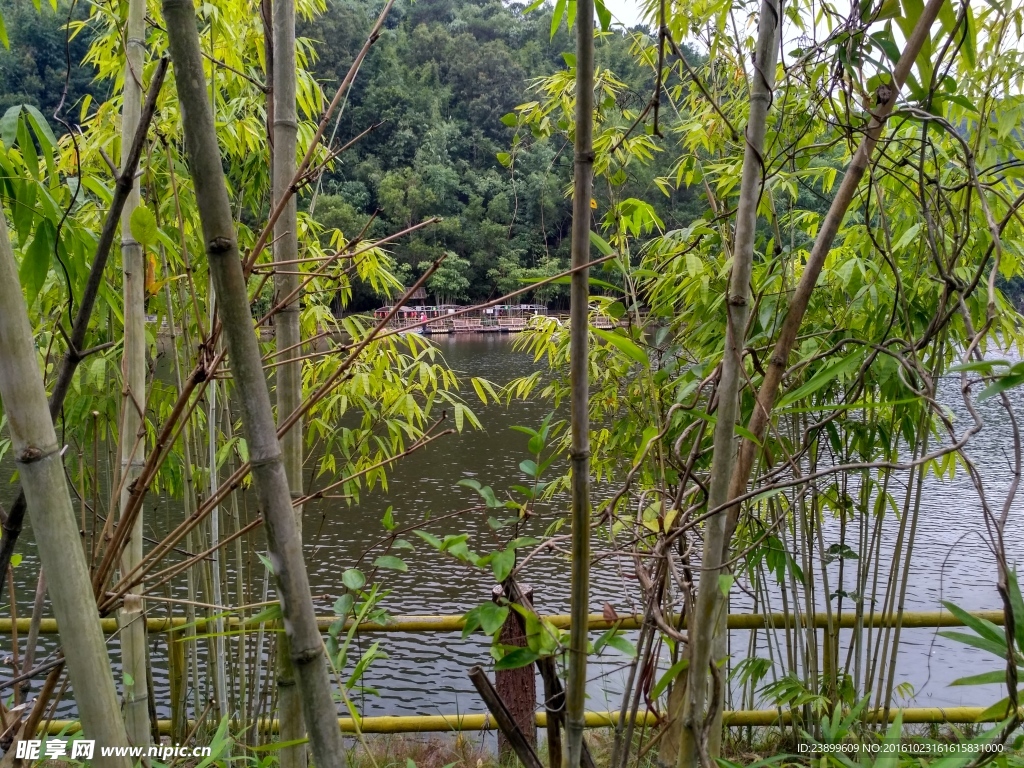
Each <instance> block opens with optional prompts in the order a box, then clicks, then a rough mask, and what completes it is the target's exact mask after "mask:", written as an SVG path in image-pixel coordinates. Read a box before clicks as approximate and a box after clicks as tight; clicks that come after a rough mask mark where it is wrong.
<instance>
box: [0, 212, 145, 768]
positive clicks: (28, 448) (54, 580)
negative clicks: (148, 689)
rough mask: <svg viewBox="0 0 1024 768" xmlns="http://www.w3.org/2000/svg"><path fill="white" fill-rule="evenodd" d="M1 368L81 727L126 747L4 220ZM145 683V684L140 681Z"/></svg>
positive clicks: (106, 761)
mask: <svg viewBox="0 0 1024 768" xmlns="http://www.w3.org/2000/svg"><path fill="white" fill-rule="evenodd" d="M0 360H3V361H4V364H3V365H0V399H2V401H3V408H4V413H5V415H6V416H7V423H8V428H9V429H10V433H11V441H12V448H13V453H14V458H15V462H16V463H17V466H18V474H19V475H20V477H21V485H22V488H23V489H24V491H25V499H26V502H27V505H28V513H29V516H30V519H31V521H32V528H33V531H34V533H35V537H36V548H37V549H38V551H39V559H40V561H41V562H42V567H43V568H45V569H46V574H47V582H48V584H47V588H48V590H49V593H50V602H51V603H52V605H53V614H54V616H55V618H56V619H57V624H58V626H59V627H60V629H61V633H60V634H61V639H62V640H66V641H67V642H62V649H63V652H64V659H65V661H66V663H67V668H68V674H69V676H70V678H71V686H72V689H73V690H74V693H75V702H76V703H77V705H78V711H79V713H80V717H81V720H82V727H83V729H84V731H85V733H86V735H87V736H88V737H89V738H90V739H95V740H96V741H97V742H98V743H99V744H101V745H103V746H105V747H106V746H111V747H118V746H127V745H128V738H127V736H126V734H125V728H124V723H123V722H122V720H121V709H120V707H119V706H118V701H117V691H116V690H115V689H114V677H113V674H112V673H111V671H110V662H109V660H108V658H107V647H106V643H105V642H104V638H103V632H102V630H101V629H100V622H99V613H98V611H97V608H96V600H95V598H94V597H93V592H92V581H91V579H90V578H89V568H88V566H87V565H86V562H85V553H84V552H83V551H82V540H81V537H80V536H79V533H78V523H77V521H76V520H75V511H74V508H73V507H72V504H71V495H70V493H69V492H68V487H67V483H66V482H65V479H64V466H63V461H62V458H61V451H60V445H59V444H58V442H57V435H56V433H55V432H54V429H53V421H51V419H50V410H49V407H48V406H47V403H46V390H45V389H44V386H43V376H42V373H41V371H40V368H39V359H38V357H37V355H36V349H35V344H34V341H33V338H32V328H31V326H30V325H29V321H28V310H27V308H26V307H25V299H24V297H23V296H22V294H21V283H20V282H19V280H18V269H17V267H16V265H15V263H14V253H13V252H12V250H11V243H10V240H9V239H8V235H7V221H6V219H5V218H4V216H3V213H2V212H0ZM142 679H143V681H145V679H146V678H145V675H143V678H142ZM94 764H95V765H96V766H98V767H99V768H131V760H130V759H129V758H127V757H105V756H101V755H100V752H99V750H97V751H96V759H95V760H94Z"/></svg>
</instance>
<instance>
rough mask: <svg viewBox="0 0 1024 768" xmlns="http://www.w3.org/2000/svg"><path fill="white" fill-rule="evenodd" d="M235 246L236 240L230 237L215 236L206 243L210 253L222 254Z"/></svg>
mask: <svg viewBox="0 0 1024 768" xmlns="http://www.w3.org/2000/svg"><path fill="white" fill-rule="evenodd" d="M234 246H235V244H234V241H233V240H232V239H231V238H230V237H215V238H213V240H211V241H210V242H209V243H207V244H206V250H207V252H208V253H214V254H222V253H228V252H229V251H230V250H231V249H232V248H234Z"/></svg>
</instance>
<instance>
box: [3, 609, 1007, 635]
mask: <svg viewBox="0 0 1024 768" xmlns="http://www.w3.org/2000/svg"><path fill="white" fill-rule="evenodd" d="M971 615H972V616H974V617H976V618H979V619H985V620H986V621H990V622H992V623H993V624H995V625H996V626H1002V624H1003V612H1002V611H972V612H971ZM542 618H544V619H545V620H547V621H550V622H551V623H552V624H553V625H554V626H555V627H557V628H559V629H567V628H568V627H569V623H570V622H569V615H568V614H554V615H550V616H544V617H542ZM336 620H337V617H334V616H320V617H317V625H318V626H319V627H320V629H321V630H322V631H325V632H326V631H327V628H328V627H330V625H331V624H332V623H334V622H335V621H336ZM832 620H833V622H834V623H835V624H838V626H839V627H840V628H842V629H852V628H853V627H854V626H855V622H856V620H857V617H856V615H855V614H853V613H844V614H842V615H839V616H833V617H832ZM30 621H31V619H28V618H24V619H18V625H17V627H18V631H19V632H28V628H29V622H30ZM642 621H643V617H641V616H625V617H622V618H620V619H619V621H618V622H614V621H608V620H607V619H605V618H603V617H602V616H601V614H599V613H592V614H590V622H589V624H588V626H589V628H590V629H591V630H605V629H610V628H611V627H613V626H615V625H616V624H618V625H619V628H620V629H639V628H640V625H641V623H642ZM805 621H806V616H800V625H801V626H805V625H806V624H805ZM863 622H864V626H872V627H885V626H889V625H891V624H894V623H895V617H894V616H888V615H886V616H883V615H881V614H877V615H874V616H870V617H864V618H863ZM796 623H797V620H796V618H795V617H793V616H791V615H786V614H782V613H772V614H768V615H767V616H766V615H765V614H760V613H733V614H730V615H729V629H763V628H765V627H766V626H769V625H770V626H772V627H775V628H777V629H780V628H782V627H785V626H787V625H788V626H790V627H792V626H795V625H796ZM187 624H188V620H187V619H186V618H184V617H174V618H165V619H148V620H147V621H146V625H147V628H148V629H149V631H150V632H170V631H173V630H178V629H181V628H182V627H184V626H186V625H187ZM267 624H268V625H273V624H274V622H267ZM100 625H101V626H102V627H103V631H104V632H106V633H107V634H113V633H114V632H116V631H117V620H116V619H103V620H101V622H100ZM224 625H225V630H226V631H229V632H238V631H239V630H240V629H242V626H243V620H242V619H239V618H238V617H231V618H228V619H225V621H224ZM257 626H258V625H256V624H250V625H248V628H249V629H253V630H255V629H256V628H257ZM464 626H465V622H464V621H463V619H462V617H461V616H395V617H394V618H392V619H391V621H389V622H387V623H386V624H376V623H372V622H369V623H365V624H361V625H360V626H359V629H358V631H359V632H382V633H392V632H403V633H406V632H408V633H413V634H427V633H431V632H461V631H462V628H463V627H464ZM814 626H815V627H818V628H823V627H826V626H828V624H827V617H826V615H825V614H824V613H818V614H815V616H814ZM902 626H903V628H904V629H921V628H931V627H962V626H963V622H962V621H960V620H959V619H957V617H956V616H954V615H953V614H951V613H949V612H948V611H907V612H905V613H904V614H903V619H902ZM345 627H346V629H347V628H349V627H351V621H350V622H347V623H346V624H345ZM195 629H196V631H197V632H202V631H203V630H205V629H206V620H205V619H198V620H196V622H195ZM211 629H212V628H211ZM9 634H11V620H10V619H0V635H9ZM39 634H41V635H55V634H57V621H56V619H42V620H41V621H40V624H39Z"/></svg>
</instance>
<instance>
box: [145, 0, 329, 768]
mask: <svg viewBox="0 0 1024 768" xmlns="http://www.w3.org/2000/svg"><path fill="white" fill-rule="evenodd" d="M163 12H164V20H165V23H166V28H167V37H168V43H169V47H170V51H171V60H172V61H173V62H174V66H175V75H176V77H175V82H176V84H177V90H178V100H179V103H180V104H181V109H182V113H183V114H182V118H183V120H182V122H183V124H184V129H185V148H186V154H187V156H188V160H189V169H190V170H191V173H192V180H193V184H194V185H195V194H196V202H197V205H198V208H199V215H200V221H201V223H202V229H203V236H204V239H205V243H206V251H207V260H208V262H209V266H210V272H211V274H212V276H213V280H214V284H215V287H216V290H217V300H218V316H219V319H220V321H221V323H222V325H223V328H224V338H225V342H226V344H227V349H228V354H229V359H230V361H231V368H232V372H233V373H234V379H235V385H236V386H237V388H238V395H239V404H240V407H241V413H242V425H243V428H244V431H245V437H246V441H247V444H248V447H249V455H250V457H251V467H252V476H253V481H254V485H255V489H256V494H257V498H258V500H259V504H260V508H261V510H262V513H263V517H264V519H265V521H266V529H267V542H268V549H269V555H270V558H269V559H270V562H271V565H272V568H273V570H274V578H275V580H276V582H277V587H278V595H279V596H280V601H281V611H282V614H283V617H284V621H283V624H284V629H285V633H286V634H287V635H288V640H289V643H290V651H291V657H292V662H293V664H294V665H295V669H296V674H297V677H298V689H299V692H300V695H301V696H302V701H303V714H304V716H305V720H306V729H307V732H308V735H309V743H310V747H311V749H312V752H313V758H314V760H315V762H316V765H317V766H318V768H340V767H341V766H344V765H345V763H346V759H345V753H344V751H343V749H342V741H341V734H340V731H339V730H338V725H337V715H336V712H335V704H334V699H333V696H332V692H331V684H330V679H329V677H328V671H327V665H326V660H325V654H324V644H323V639H322V638H321V636H320V630H319V628H318V626H317V622H316V616H315V614H314V612H313V600H312V597H311V595H310V591H309V579H308V576H307V574H306V567H305V563H304V562H303V558H302V542H301V539H300V537H299V534H298V531H297V530H296V526H295V515H294V512H293V511H292V502H291V492H290V490H289V488H288V479H287V476H286V475H285V468H284V463H283V461H282V458H281V448H280V445H279V443H278V439H277V428H276V427H275V425H274V415H273V410H272V408H271V405H270V394H269V392H268V389H267V382H266V379H265V378H264V374H263V369H262V366H261V363H260V350H259V344H258V342H257V340H256V334H255V331H254V329H253V322H252V315H251V313H250V310H249V299H248V296H247V293H246V285H245V278H244V276H243V273H242V264H241V260H240V255H239V251H238V242H237V239H236V233H235V228H234V221H233V218H232V213H231V205H230V201H229V200H228V193H227V187H226V185H225V181H224V172H223V168H222V166H221V156H220V149H219V147H218V145H217V132H216V127H215V125H214V122H213V115H212V113H211V111H210V105H209V102H208V101H207V98H206V93H205V89H204V85H205V80H206V78H205V74H204V72H203V59H202V53H201V51H200V46H199V32H198V29H197V28H196V17H195V7H194V5H193V3H192V0H163Z"/></svg>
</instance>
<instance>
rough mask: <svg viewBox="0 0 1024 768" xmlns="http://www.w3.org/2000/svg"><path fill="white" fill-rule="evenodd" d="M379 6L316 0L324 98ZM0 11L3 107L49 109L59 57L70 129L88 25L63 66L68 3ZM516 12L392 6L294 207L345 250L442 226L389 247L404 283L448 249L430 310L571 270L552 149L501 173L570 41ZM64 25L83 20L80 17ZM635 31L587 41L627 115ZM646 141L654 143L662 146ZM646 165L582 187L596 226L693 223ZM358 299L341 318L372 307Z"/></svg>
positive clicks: (465, 5)
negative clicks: (338, 149) (318, 169)
mask: <svg viewBox="0 0 1024 768" xmlns="http://www.w3.org/2000/svg"><path fill="white" fill-rule="evenodd" d="M23 6H24V7H23ZM44 6H45V4H44ZM379 6H380V3H379V2H377V1H376V0H369V1H367V0H328V3H327V6H326V8H325V9H324V12H323V14H322V15H320V16H317V17H316V18H314V19H306V20H303V21H302V22H301V23H300V29H299V34H300V35H302V36H304V37H305V38H306V39H307V40H308V42H309V45H310V46H311V47H312V49H313V50H314V51H315V56H316V60H315V63H314V64H313V66H312V67H311V69H312V71H313V73H314V75H315V76H316V77H317V79H319V80H320V81H321V82H322V83H324V84H325V86H326V88H325V90H327V91H328V92H332V91H333V90H334V88H335V87H336V84H337V82H339V81H340V80H341V79H342V78H343V77H344V75H345V73H346V71H347V70H348V67H349V65H350V63H351V61H352V59H353V57H354V56H355V54H356V52H357V51H358V50H359V48H360V46H361V45H362V43H363V41H364V40H365V39H366V35H367V34H368V32H369V30H370V28H371V26H372V24H373V20H374V19H375V18H376V15H377V13H378V12H379V10H380V8H379ZM5 7H8V10H6V12H5V19H6V23H7V27H8V32H9V35H10V38H11V41H12V46H11V48H10V50H4V51H2V52H0V92H2V94H3V96H2V106H3V107H4V108H6V107H8V106H10V105H13V104H20V103H29V104H34V105H36V106H38V107H39V108H40V109H41V110H42V112H43V113H44V114H45V115H46V116H47V117H48V118H49V117H50V116H51V115H52V114H53V113H54V111H55V110H56V109H57V107H58V105H59V104H60V103H61V98H62V96H63V92H64V83H65V75H66V73H67V72H68V71H69V70H68V66H67V61H68V59H70V62H71V66H70V76H69V77H68V81H67V82H68V90H67V96H66V98H65V99H64V107H63V111H62V116H63V118H64V119H65V120H67V121H68V122H69V123H74V122H75V121H76V120H78V119H79V115H80V110H81V106H82V99H83V97H84V96H85V95H86V94H91V95H92V97H93V99H94V100H95V101H100V100H102V99H103V98H105V96H106V91H107V90H108V89H109V85H108V84H107V83H102V84H97V83H95V82H93V80H92V77H91V74H90V69H89V68H88V67H83V66H80V65H79V62H81V60H82V58H83V57H84V55H85V52H86V50H87V48H88V42H89V41H88V35H87V31H88V28H86V31H85V32H83V33H82V34H80V35H78V36H77V37H75V38H74V39H73V40H71V41H70V45H69V46H68V49H67V56H66V53H65V37H66V36H65V33H64V31H63V28H64V24H65V22H66V21H67V18H68V14H69V8H68V7H67V6H66V5H63V4H62V5H61V6H59V8H58V11H57V12H56V13H55V12H53V11H52V10H50V8H49V7H44V8H43V9H42V10H41V12H37V11H36V10H35V9H34V8H33V7H32V6H31V4H28V3H23V4H22V5H18V4H11V5H9V6H5ZM524 9H525V5H524V4H521V3H511V4H505V3H502V2H501V1H500V0H430V1H429V2H417V3H408V2H399V3H398V4H396V6H395V8H394V9H393V10H392V12H391V14H390V15H389V17H388V22H387V27H386V30H385V32H384V34H383V35H382V37H381V39H380V40H379V41H378V42H377V43H376V45H375V46H374V47H373V48H372V50H371V52H370V55H369V56H368V58H367V60H366V62H365V63H364V65H363V67H362V71H361V72H360V74H359V77H358V78H357V79H356V81H355V84H354V86H353V89H352V91H351V93H350V95H349V98H348V101H347V103H346V104H345V106H344V110H343V112H342V114H341V116H340V119H339V120H338V122H337V124H336V126H333V130H335V131H336V135H337V138H338V140H339V143H341V142H344V141H346V140H348V139H350V138H352V137H355V136H357V135H358V134H359V133H361V132H362V131H364V130H367V129H371V130H370V132H369V133H368V134H367V135H366V136H365V137H363V138H362V139H361V140H360V141H358V142H357V143H356V144H355V145H354V146H353V147H352V148H351V149H349V150H348V151H346V152H345V153H344V155H343V156H342V157H341V158H340V159H339V162H338V163H337V165H336V166H335V168H334V169H333V170H332V171H331V172H330V173H329V174H327V175H325V176H324V177H323V178H322V179H321V184H320V185H319V187H318V188H317V189H316V191H315V193H313V194H308V193H307V194H306V195H305V196H304V197H303V199H302V201H301V203H300V204H301V205H303V206H304V207H307V208H308V207H310V206H312V208H313V212H314V214H315V217H316V218H317V219H318V220H319V221H321V222H322V223H323V224H324V225H325V226H327V227H328V228H330V227H338V228H340V229H342V231H343V232H345V233H346V235H348V236H350V237H351V236H355V235H356V234H358V233H359V232H361V231H363V228H364V227H365V226H366V225H367V223H368V222H369V227H368V229H367V232H366V234H367V236H368V237H376V236H383V235H385V234H388V233H392V232H396V231H398V230H401V229H404V228H406V227H409V226H412V225H414V224H417V223H419V222H421V221H423V220H425V219H427V218H429V217H432V216H438V217H442V218H443V221H442V222H441V223H440V224H438V225H436V226H432V227H428V228H425V229H424V230H423V231H421V232H417V233H414V234H413V235H411V236H409V237H407V238H403V239H402V241H401V242H400V243H399V244H397V245H396V246H395V247H394V255H395V257H396V260H397V263H398V268H399V274H400V275H401V276H403V277H404V279H405V280H406V281H407V282H408V281H410V280H411V279H414V278H415V276H418V275H419V274H420V273H421V272H422V270H423V266H421V265H425V264H426V263H429V262H432V261H433V260H435V259H436V258H438V256H440V255H441V254H442V253H444V252H446V251H447V252H449V256H448V257H447V258H446V259H445V262H444V264H443V265H442V267H441V268H440V269H439V270H438V273H437V274H436V275H435V276H434V277H433V279H432V281H431V283H430V286H429V287H430V291H431V294H432V296H433V297H434V298H436V299H438V300H439V301H459V302H464V301H469V300H475V299H482V298H486V297H493V296H497V295H499V294H500V293H506V292H509V291H512V290H514V289H516V288H519V287H522V285H523V280H524V279H529V278H531V277H542V276H544V275H550V274H554V273H557V272H559V271H561V270H563V269H565V267H566V265H567V263H568V250H569V223H570V214H571V206H570V202H569V199H568V194H567V192H568V185H569V183H570V181H571V178H572V148H571V146H570V145H568V144H567V143H566V142H565V140H564V138H553V139H551V140H540V141H534V142H530V143H529V146H527V145H526V144H524V145H522V146H521V147H520V148H519V150H518V151H517V152H516V154H515V162H514V163H511V162H510V159H509V154H510V150H511V149H512V143H513V140H514V135H515V131H514V129H513V127H510V125H507V124H506V123H505V122H502V118H503V117H505V116H506V115H508V114H509V113H511V112H512V111H513V110H514V109H515V108H516V107H517V106H519V105H521V104H524V103H526V102H530V101H533V100H535V99H537V98H538V95H537V93H536V92H535V81H536V79H538V78H541V77H544V76H547V75H550V74H551V73H553V72H556V71H559V70H561V69H564V67H565V59H564V58H563V57H564V56H566V55H569V53H570V52H571V51H572V50H573V42H572V38H571V37H570V35H569V33H568V32H567V30H566V29H565V27H564V25H563V26H562V27H560V28H559V29H558V31H557V32H556V34H555V35H554V37H552V36H551V34H550V30H551V11H550V9H548V10H546V11H541V12H532V13H528V14H525V13H524V12H523V11H524ZM71 13H72V15H73V16H75V17H76V18H77V17H81V18H84V15H85V11H84V10H83V9H82V8H80V7H79V8H76V9H74V10H73V11H71ZM646 34H647V30H646V29H635V30H632V31H629V32H624V31H621V30H620V31H618V32H613V33H609V34H606V35H604V36H602V37H601V38H600V39H599V41H598V47H597V63H598V66H599V67H602V68H607V69H608V70H610V71H611V72H613V73H614V74H615V76H616V77H617V78H618V79H619V80H621V82H622V83H623V85H624V87H623V88H622V89H621V91H620V93H619V94H618V96H617V99H616V103H615V104H614V106H613V109H615V110H626V111H627V112H629V111H632V112H633V113H637V112H639V111H640V110H641V109H642V108H643V106H644V105H645V104H646V103H647V101H648V100H649V99H650V97H651V92H652V89H653V84H654V77H653V69H651V68H641V67H640V66H639V65H638V64H637V61H636V59H635V57H634V54H633V50H632V48H633V46H634V44H635V42H636V40H637V39H639V38H640V37H641V36H645V35H646ZM506 122H512V121H511V120H506ZM513 125H514V123H513ZM55 127H56V126H55ZM656 141H657V143H659V144H660V145H662V146H664V145H665V142H666V141H671V139H660V138H658V139H656ZM655 159H656V161H655V162H654V163H651V164H649V165H646V166H643V167H641V166H639V165H636V166H634V167H635V168H636V170H634V171H633V173H631V174H629V175H627V176H626V177H625V178H623V179H622V180H621V181H622V183H621V184H620V185H617V186H616V187H614V188H609V187H607V186H604V187H602V186H600V185H599V186H598V187H597V188H595V191H594V197H595V203H596V208H595V216H597V217H600V216H601V215H602V214H603V212H605V211H607V210H608V208H609V205H608V203H609V198H611V197H613V196H614V198H615V199H616V200H622V199H626V198H631V197H635V198H638V199H642V200H646V201H648V202H650V203H652V204H653V205H654V206H655V209H656V210H657V212H658V215H659V217H660V218H661V220H662V221H663V222H664V223H665V226H666V227H669V228H671V227H676V226H681V225H684V224H686V223H689V222H690V221H692V220H693V218H695V217H696V216H699V215H701V214H702V213H703V211H704V207H703V206H702V204H701V203H700V201H699V199H698V195H697V194H694V193H691V192H690V191H688V190H686V189H683V190H682V191H675V190H674V189H672V190H671V192H672V194H671V195H666V194H665V193H664V192H663V191H661V190H659V188H658V187H657V186H656V185H655V183H654V179H655V178H656V177H658V176H674V171H673V163H674V162H675V160H676V159H678V153H676V152H664V153H660V154H658V155H656V157H655ZM501 160H504V161H505V163H506V164H508V165H510V166H511V167H506V165H503V164H502V162H501ZM674 186H675V185H674V184H673V185H672V187H674ZM666 189H668V187H666ZM371 217H372V221H370V220H371ZM355 288H356V291H355V297H354V301H353V304H352V306H353V308H356V309H366V308H369V307H370V306H373V305H375V304H378V303H379V299H377V298H375V297H373V296H371V295H370V294H369V292H365V293H363V292H361V291H360V286H358V285H357V286H355ZM565 288H566V287H565V286H563V285H554V286H547V287H545V288H544V289H540V290H538V291H537V294H538V295H537V296H536V297H534V298H536V299H537V300H538V301H545V302H552V301H554V302H560V303H564V298H565V295H566V294H565ZM527 298H529V297H527Z"/></svg>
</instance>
